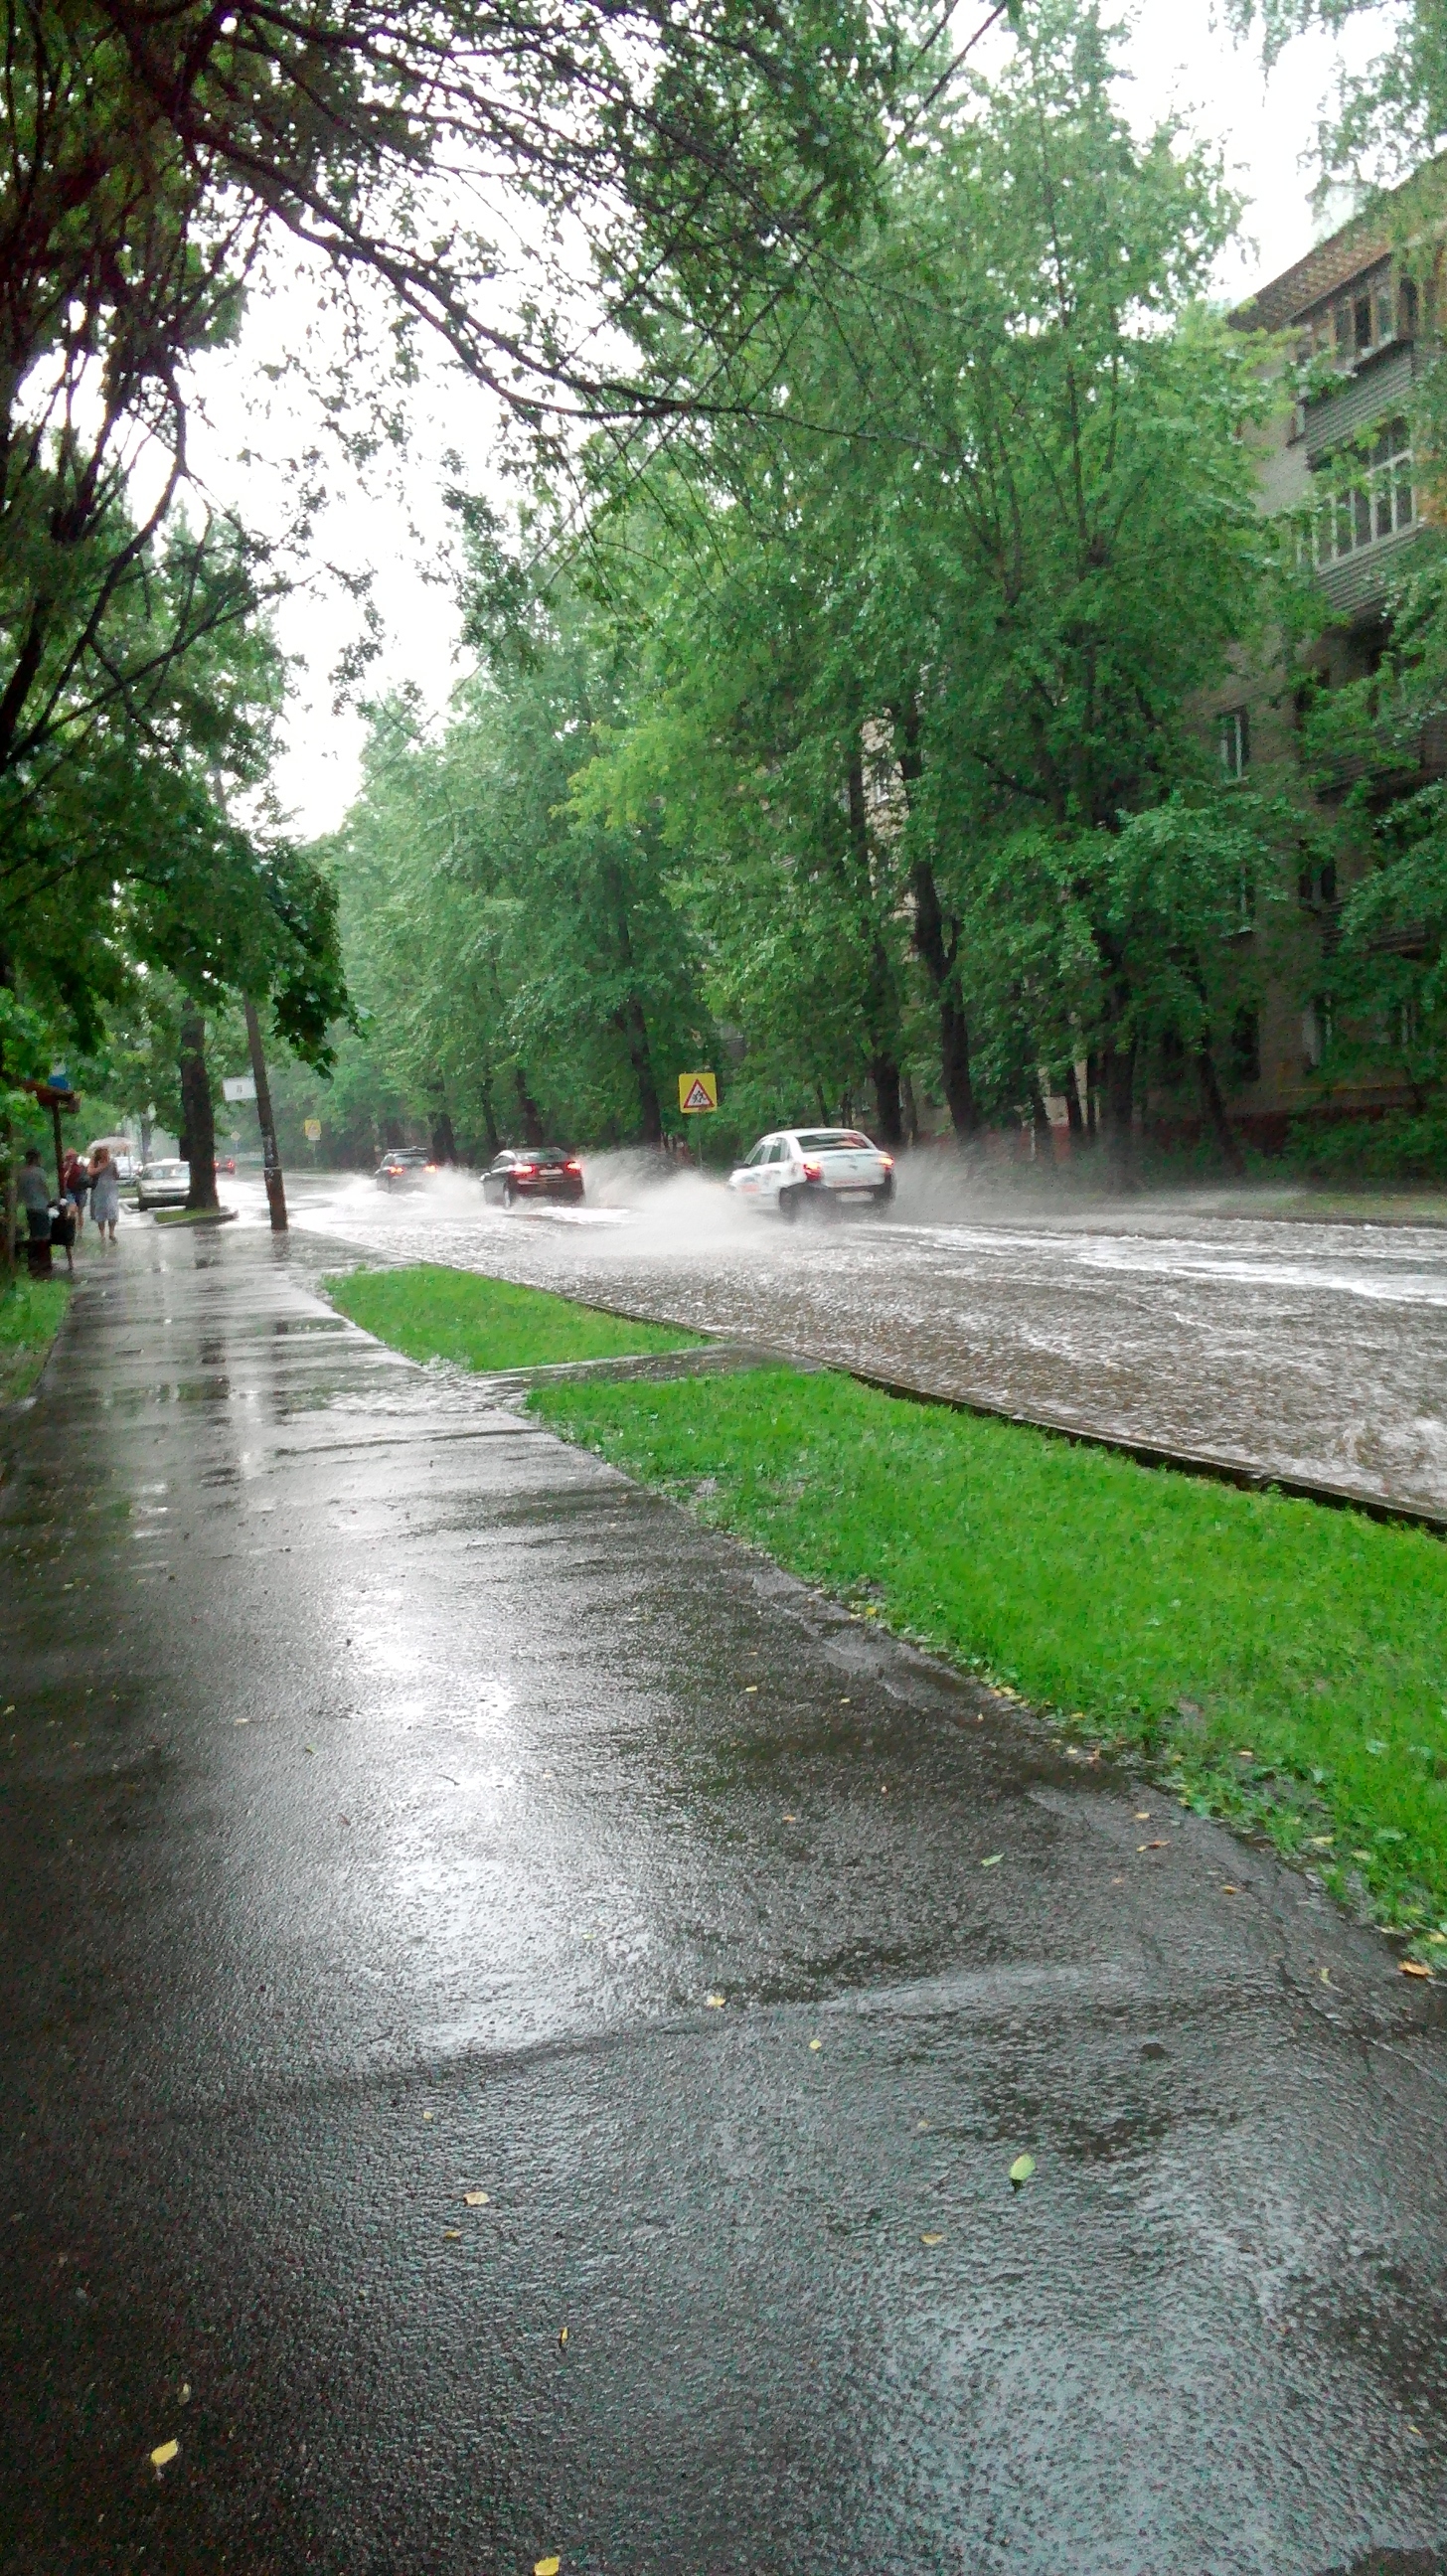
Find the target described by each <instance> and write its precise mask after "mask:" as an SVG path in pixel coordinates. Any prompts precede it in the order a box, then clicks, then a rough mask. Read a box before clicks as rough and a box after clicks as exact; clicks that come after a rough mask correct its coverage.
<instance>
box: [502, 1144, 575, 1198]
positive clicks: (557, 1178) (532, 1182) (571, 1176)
mask: <svg viewBox="0 0 1447 2576" xmlns="http://www.w3.org/2000/svg"><path fill="white" fill-rule="evenodd" d="M482 1195H483V1197H484V1198H485V1199H486V1200H487V1201H488V1203H489V1205H490V1206H492V1207H511V1206H512V1205H513V1204H514V1202H515V1201H516V1200H518V1199H563V1200H566V1201H568V1202H570V1203H571V1204H572V1205H573V1206H575V1207H576V1205H577V1203H578V1201H579V1199H580V1198H581V1197H582V1195H583V1166H582V1164H581V1163H580V1162H579V1160H578V1157H577V1155H576V1154H570V1153H569V1152H568V1150H567V1147H566V1146H565V1145H519V1146H517V1147H516V1148H514V1149H510V1150H509V1151H508V1152H507V1153H505V1154H499V1156H498V1158H497V1161H496V1162H495V1163H491V1164H489V1166H488V1168H487V1170H486V1171H485V1172H484V1173H483V1176H482Z"/></svg>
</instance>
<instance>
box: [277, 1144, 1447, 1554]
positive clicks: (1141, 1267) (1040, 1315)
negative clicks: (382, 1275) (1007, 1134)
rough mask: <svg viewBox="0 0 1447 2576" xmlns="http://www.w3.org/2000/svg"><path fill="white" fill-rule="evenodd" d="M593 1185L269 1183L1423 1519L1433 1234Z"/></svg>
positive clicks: (1435, 1416)
mask: <svg viewBox="0 0 1447 2576" xmlns="http://www.w3.org/2000/svg"><path fill="white" fill-rule="evenodd" d="M590 1176H591V1175H590ZM606 1185H607V1177H606V1173H605V1176H604V1182H603V1186H606ZM615 1186H617V1187H618V1189H619V1194H620V1196H631V1198H632V1202H633V1204H632V1205H631V1206H629V1205H619V1206H593V1207H588V1208H585V1209H584V1210H582V1211H580V1212H579V1213H578V1214H577V1215H574V1214H572V1213H570V1212H566V1211H562V1210H559V1211H551V1210H539V1211H536V1212H534V1211H527V1212H524V1213H518V1214H508V1213H505V1212H504V1211H502V1210H500V1209H492V1208H486V1207H484V1206H483V1204H482V1197H481V1192H480V1190H479V1189H478V1187H477V1185H476V1183H475V1182H473V1181H471V1180H468V1179H465V1178H461V1177H459V1178H458V1179H456V1180H450V1179H449V1180H444V1181H441V1182H439V1183H438V1184H437V1185H436V1186H435V1188H434V1189H433V1191H431V1192H430V1193H429V1194H428V1195H427V1196H426V1197H423V1196H422V1195H421V1194H418V1195H416V1196H411V1197H395V1198H394V1197H388V1196H387V1195H386V1194H384V1193H383V1192H381V1191H379V1190H377V1189H376V1188H375V1187H374V1185H373V1184H372V1183H370V1182H369V1181H367V1180H365V1179H354V1178H349V1177H338V1178H337V1179H336V1180H334V1181H330V1182H327V1181H310V1182H304V1183H303V1184H302V1185H301V1186H300V1187H299V1188H298V1189H297V1190H296V1191H295V1193H294V1197H295V1221H296V1224H297V1226H298V1229H299V1241H304V1240H305V1238H306V1237H308V1236H310V1237H316V1236H318V1235H320V1236H322V1237H323V1238H327V1239H330V1240H334V1241H336V1242H337V1243H338V1245H339V1246H340V1245H342V1244H345V1245H348V1246H350V1247H355V1248H359V1249H360V1250H362V1251H363V1252H364V1253H366V1254H370V1255H371V1256H372V1257H374V1258H377V1259H380V1260H388V1261H396V1260H431V1261H443V1262H452V1263H456V1264H458V1265H459V1266H461V1267H464V1268H473V1269H477V1270H484V1271H489V1272H493V1273H495V1274H496V1275H498V1276H499V1277H502V1278H507V1279H513V1280H518V1281H522V1282H524V1283H530V1284H532V1285H534V1286H538V1287H550V1288H558V1289H561V1290H563V1291H565V1292H566V1293H568V1294H569V1295H573V1296H583V1297H588V1296H592V1297H596V1298H597V1299H598V1300H599V1301H600V1302H602V1303H605V1304H618V1305H621V1306H624V1307H627V1308H629V1309H631V1310H633V1311H634V1312H636V1313H639V1314H646V1315H649V1316H655V1317H660V1318H670V1319H675V1320H677V1321H680V1322H683V1323H687V1324H695V1325H703V1326H708V1327H710V1328H712V1329H714V1330H718V1331H723V1332H726V1333H730V1334H734V1335H738V1336H740V1337H743V1338H746V1339H753V1340H757V1341H762V1342H769V1343H773V1344H774V1345H776V1346H778V1347H782V1348H785V1349H788V1350H792V1351H797V1352H799V1353H801V1354H807V1355H808V1356H810V1357H813V1358H816V1359H824V1360H834V1361H837V1362H841V1363H843V1364H844V1365H846V1366H848V1367H853V1368H859V1369H863V1370H866V1371H870V1372H873V1373H875V1374H877V1375H880V1376H884V1377H890V1378H893V1379H896V1380H898V1381H900V1382H902V1383H905V1384H909V1385H913V1386H918V1387H920V1388H922V1389H924V1390H927V1391H929V1392H932V1393H937V1394H942V1395H952V1396H959V1397H964V1398H967V1399H970V1400H972V1401H975V1402H979V1403H986V1404H990V1405H994V1406H998V1407H1000V1408H1001V1409H1003V1410H1004V1411H1006V1412H1019V1413H1023V1414H1028V1415H1030V1416H1031V1417H1033V1418H1034V1419H1036V1420H1040V1421H1046V1422H1052V1423H1056V1424H1059V1425H1061V1426H1063V1427H1064V1428H1066V1429H1073V1430H1080V1431H1091V1432H1096V1433H1101V1434H1104V1435H1106V1436H1108V1437H1110V1438H1114V1439H1120V1440H1124V1441H1141V1442H1145V1443H1150V1444H1153V1445H1156V1446H1159V1447H1162V1448H1167V1449H1172V1450H1177V1451H1182V1452H1185V1453H1187V1454H1189V1455H1193V1456H1203V1457H1208V1458H1214V1459H1218V1460H1221V1461H1223V1462H1225V1463H1227V1464H1229V1465H1231V1466H1236V1467H1245V1468H1255V1469H1263V1470H1265V1471H1267V1472H1268V1473H1271V1474H1275V1475H1280V1476H1283V1477H1290V1478H1299V1479H1303V1480H1306V1481H1310V1482H1315V1483H1319V1484H1324V1485H1330V1486H1334V1487H1336V1488H1339V1489H1342V1490H1345V1491H1348V1492H1354V1493H1360V1494H1362V1495H1367V1496H1372V1497H1376V1498H1380V1499H1383V1500H1387V1501H1391V1502H1395V1503H1399V1504H1403V1505H1407V1506H1414V1507H1417V1508H1421V1509H1425V1510H1429V1511H1438V1512H1441V1511H1447V1230H1441V1231H1439V1230H1437V1229H1435V1228H1432V1227H1426V1226H1422V1227H1411V1226H1400V1225H1376V1224H1363V1225H1348V1224H1342V1223H1333V1224H1325V1225H1313V1224H1308V1223H1295V1224H1290V1225H1284V1224H1280V1223H1275V1222H1272V1221H1271V1220H1269V1219H1250V1218H1242V1217H1239V1216H1231V1217H1224V1216H1216V1215H1211V1214H1200V1213H1194V1212H1193V1211H1192V1210H1191V1209H1190V1208H1189V1207H1188V1206H1185V1205H1180V1206H1176V1207H1170V1208H1163V1207H1161V1206H1158V1205H1157V1206H1145V1207H1143V1208H1141V1209H1140V1210H1135V1209H1132V1210H1130V1211H1129V1212H1128V1213H1126V1214H1123V1215H1121V1216H1119V1217H1114V1218H1111V1219H1109V1220H1105V1219H1101V1218H1095V1219H1089V1220H1087V1219H1082V1218H1078V1217H1077V1218H1070V1219H1065V1220H1062V1221H1061V1222H1058V1223H1046V1222H1043V1221H1042V1222H1040V1223H1034V1224H1025V1223H1021V1222H1020V1221H1018V1219H1017V1220H1016V1221H1014V1222H1008V1221H1004V1220H998V1221H993V1222H989V1223H985V1222H981V1221H978V1220H974V1221H964V1220H961V1221H954V1222H941V1221H938V1219H934V1220H930V1221H927V1213H928V1212H927V1211H920V1212H918V1213H916V1214H914V1215H912V1214H911V1197H910V1188H911V1184H910V1181H909V1176H908V1173H906V1176H905V1180H904V1183H903V1185H902V1193H901V1204H900V1212H899V1214H898V1215H897V1216H895V1217H894V1218H892V1219H890V1220H889V1221H887V1222H884V1223H881V1222H879V1221H878V1220H877V1219H874V1218H872V1217H864V1218H860V1219H858V1220H856V1221H854V1222H846V1223H843V1224H840V1225H837V1226H830V1227H828V1228H827V1229H818V1230H816V1229H814V1228H813V1227H809V1228H804V1227H796V1228H793V1229H788V1228H785V1227H783V1226H781V1225H780V1224H778V1222H777V1220H774V1221H770V1220H768V1219H764V1218H760V1217H757V1216H753V1217H750V1216H745V1215H743V1214H741V1213H740V1212H739V1211H737V1210H736V1209H735V1208H733V1207H732V1206H730V1205H729V1204H728V1203H727V1202H726V1200H725V1198H724V1195H723V1193H722V1192H721V1190H719V1189H718V1188H717V1187H715V1186H713V1185H712V1184H705V1183H702V1182H699V1181H697V1180H694V1179H692V1178H691V1177H689V1176H681V1177H680V1178H678V1179H676V1180H674V1181H672V1182H670V1183H668V1184H666V1185H665V1186H664V1187H662V1188H655V1189H653V1190H651V1191H640V1190H639V1189H638V1188H637V1187H636V1185H633V1186H631V1188H630V1186H629V1176H627V1175H626V1174H625V1175H623V1176H622V1177H621V1178H620V1181H619V1182H618V1183H617V1184H616V1185H615ZM257 1196H258V1197H259V1193H257Z"/></svg>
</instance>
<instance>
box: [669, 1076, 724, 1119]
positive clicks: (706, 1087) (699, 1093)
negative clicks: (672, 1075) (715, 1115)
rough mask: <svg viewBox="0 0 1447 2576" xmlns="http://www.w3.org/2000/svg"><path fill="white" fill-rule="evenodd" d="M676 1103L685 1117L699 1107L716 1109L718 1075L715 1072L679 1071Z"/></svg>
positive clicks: (688, 1116) (689, 1116)
mask: <svg viewBox="0 0 1447 2576" xmlns="http://www.w3.org/2000/svg"><path fill="white" fill-rule="evenodd" d="M678 1105H679V1108H680V1109H681V1110H682V1112H683V1114H684V1116H685V1118H691V1117H693V1116H694V1115H695V1114H696V1112H697V1111H698V1110H700V1109H717V1107H718V1076H717V1074H715V1073H681V1074H680V1075H679V1077H678Z"/></svg>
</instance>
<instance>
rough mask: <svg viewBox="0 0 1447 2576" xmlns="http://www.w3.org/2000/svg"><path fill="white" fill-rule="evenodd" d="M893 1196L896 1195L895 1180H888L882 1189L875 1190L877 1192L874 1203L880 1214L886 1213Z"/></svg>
mask: <svg viewBox="0 0 1447 2576" xmlns="http://www.w3.org/2000/svg"><path fill="white" fill-rule="evenodd" d="M893 1196H894V1183H893V1181H886V1182H885V1184H884V1187H883V1189H882V1190H876V1191H875V1193H874V1204H875V1206H876V1208H877V1209H878V1211H879V1213H880V1215H881V1216H883V1214H884V1212H885V1210H886V1208H887V1207H888V1206H889V1203H890V1200H891V1199H892V1198H893Z"/></svg>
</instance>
